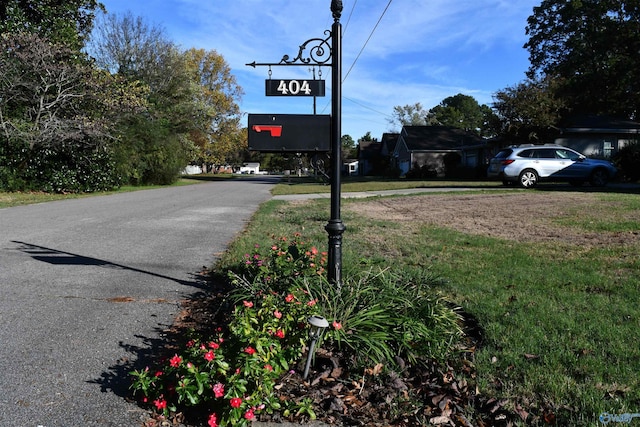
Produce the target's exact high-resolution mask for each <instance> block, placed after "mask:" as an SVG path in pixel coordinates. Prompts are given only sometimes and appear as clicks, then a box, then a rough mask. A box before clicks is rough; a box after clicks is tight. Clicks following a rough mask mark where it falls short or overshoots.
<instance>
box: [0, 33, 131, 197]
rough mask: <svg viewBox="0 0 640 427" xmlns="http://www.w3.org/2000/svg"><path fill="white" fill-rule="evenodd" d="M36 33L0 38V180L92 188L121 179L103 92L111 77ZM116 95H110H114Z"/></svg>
mask: <svg viewBox="0 0 640 427" xmlns="http://www.w3.org/2000/svg"><path fill="white" fill-rule="evenodd" d="M76 56H77V52H75V51H73V50H72V49H70V48H68V47H66V46H64V45H62V44H58V43H52V42H51V41H49V40H46V39H43V38H41V37H39V36H38V35H36V34H29V33H15V34H4V35H2V36H0V93H1V94H2V96H0V129H2V132H1V134H0V147H2V149H1V150H0V166H2V167H0V169H2V173H0V186H1V187H3V188H6V189H10V190H24V189H37V190H45V191H56V192H79V191H94V190H102V189H107V188H112V187H113V186H115V185H117V184H118V183H119V180H118V177H117V174H116V172H115V168H114V167H113V165H112V160H113V157H112V151H111V150H110V147H109V145H108V137H107V130H108V123H107V121H106V120H105V117H106V116H108V115H109V114H110V113H109V111H110V110H111V109H113V108H126V106H125V104H124V103H120V102H118V104H119V105H118V106H117V107H116V105H114V104H113V103H112V104H110V103H109V101H108V100H107V99H106V98H105V96H104V94H105V93H107V92H109V91H108V90H106V89H107V88H108V87H109V85H110V84H111V82H109V81H107V80H105V79H104V78H103V76H100V75H99V73H96V72H95V71H94V70H93V69H92V68H90V67H89V66H88V64H87V63H86V62H82V61H76V60H75V58H76ZM115 100H116V98H114V99H112V100H110V102H113V101H115Z"/></svg>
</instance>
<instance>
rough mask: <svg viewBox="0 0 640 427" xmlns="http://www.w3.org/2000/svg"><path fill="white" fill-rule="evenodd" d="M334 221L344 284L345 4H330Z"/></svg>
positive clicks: (332, 276) (333, 245)
mask: <svg viewBox="0 0 640 427" xmlns="http://www.w3.org/2000/svg"><path fill="white" fill-rule="evenodd" d="M331 12H332V13H333V25H332V26H331V55H332V58H333V59H332V61H331V115H332V116H333V120H332V122H331V219H329V223H328V224H327V225H326V227H325V230H326V231H327V233H328V235H329V253H328V258H329V259H328V262H329V266H328V267H329V271H328V273H329V281H331V282H333V283H335V284H336V285H337V286H341V285H342V233H344V231H345V230H346V227H345V225H344V223H343V222H342V219H340V199H341V192H340V186H341V183H340V175H341V174H342V141H341V139H342V136H341V133H342V24H340V15H341V14H342V1H338V0H333V1H332V2H331Z"/></svg>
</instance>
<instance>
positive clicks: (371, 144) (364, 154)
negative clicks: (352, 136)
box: [358, 141, 382, 159]
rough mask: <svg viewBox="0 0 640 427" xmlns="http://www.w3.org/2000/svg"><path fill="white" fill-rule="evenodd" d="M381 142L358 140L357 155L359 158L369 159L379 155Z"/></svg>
mask: <svg viewBox="0 0 640 427" xmlns="http://www.w3.org/2000/svg"><path fill="white" fill-rule="evenodd" d="M381 147H382V143H381V142H378V141H360V143H359V144H358V152H359V154H358V157H359V158H360V159H371V158H374V157H376V156H379V155H380V149H381Z"/></svg>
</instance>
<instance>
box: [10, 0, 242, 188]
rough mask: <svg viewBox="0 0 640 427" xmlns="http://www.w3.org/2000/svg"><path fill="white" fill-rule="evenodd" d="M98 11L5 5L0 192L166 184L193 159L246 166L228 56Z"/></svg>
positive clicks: (86, 3)
mask: <svg viewBox="0 0 640 427" xmlns="http://www.w3.org/2000/svg"><path fill="white" fill-rule="evenodd" d="M99 9H102V5H101V4H100V3H98V2H97V1H96V0H65V1H61V0H38V1H36V0H9V1H4V2H1V3H0V16H1V17H2V18H3V19H2V21H0V188H2V189H9V190H45V191H56V192H86V191H96V190H103V189H108V188H113V187H117V186H118V185H120V184H121V183H126V182H129V183H133V184H138V183H156V184H167V183H171V182H173V181H175V180H176V179H177V178H178V177H179V176H180V173H181V172H182V170H184V168H185V166H186V165H187V164H188V163H190V162H194V161H196V162H200V163H201V164H204V163H214V162H216V163H218V162H219V163H224V164H226V163H233V164H236V163H240V162H241V161H242V160H243V157H244V155H245V152H244V148H245V147H246V132H243V131H242V129H241V126H240V118H241V113H240V109H239V106H238V104H237V102H238V100H239V98H240V96H241V95H242V89H241V88H240V87H239V86H238V85H237V83H236V81H235V78H234V76H233V75H232V74H231V70H230V67H229V66H228V65H227V64H226V62H225V61H224V58H222V57H221V56H220V55H219V54H217V52H215V51H208V52H207V51H204V50H196V49H190V50H187V51H183V50H182V49H180V48H178V47H177V46H176V45H175V44H174V43H173V42H172V41H171V40H169V39H168V38H167V37H166V36H165V35H164V31H163V30H162V29H161V28H159V27H156V26H153V25H149V24H147V23H146V22H145V21H144V20H143V19H142V18H137V17H134V16H133V15H131V14H126V15H123V16H118V15H109V16H107V17H106V18H105V19H103V20H96V22H94V18H95V13H96V11H98V10H99ZM98 21H99V22H98ZM95 23H97V24H98V25H94V24H95ZM92 29H95V31H94V32H93V33H92V32H91V31H92ZM89 34H91V35H92V38H91V39H89V38H88V37H89Z"/></svg>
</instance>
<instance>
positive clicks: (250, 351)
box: [244, 347, 256, 355]
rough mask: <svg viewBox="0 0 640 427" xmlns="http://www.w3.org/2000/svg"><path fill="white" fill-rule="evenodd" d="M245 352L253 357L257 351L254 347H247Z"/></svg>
mask: <svg viewBox="0 0 640 427" xmlns="http://www.w3.org/2000/svg"><path fill="white" fill-rule="evenodd" d="M244 352H245V353H247V354H249V355H253V354H255V352H256V350H255V349H254V348H253V347H247V348H245V349H244Z"/></svg>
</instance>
